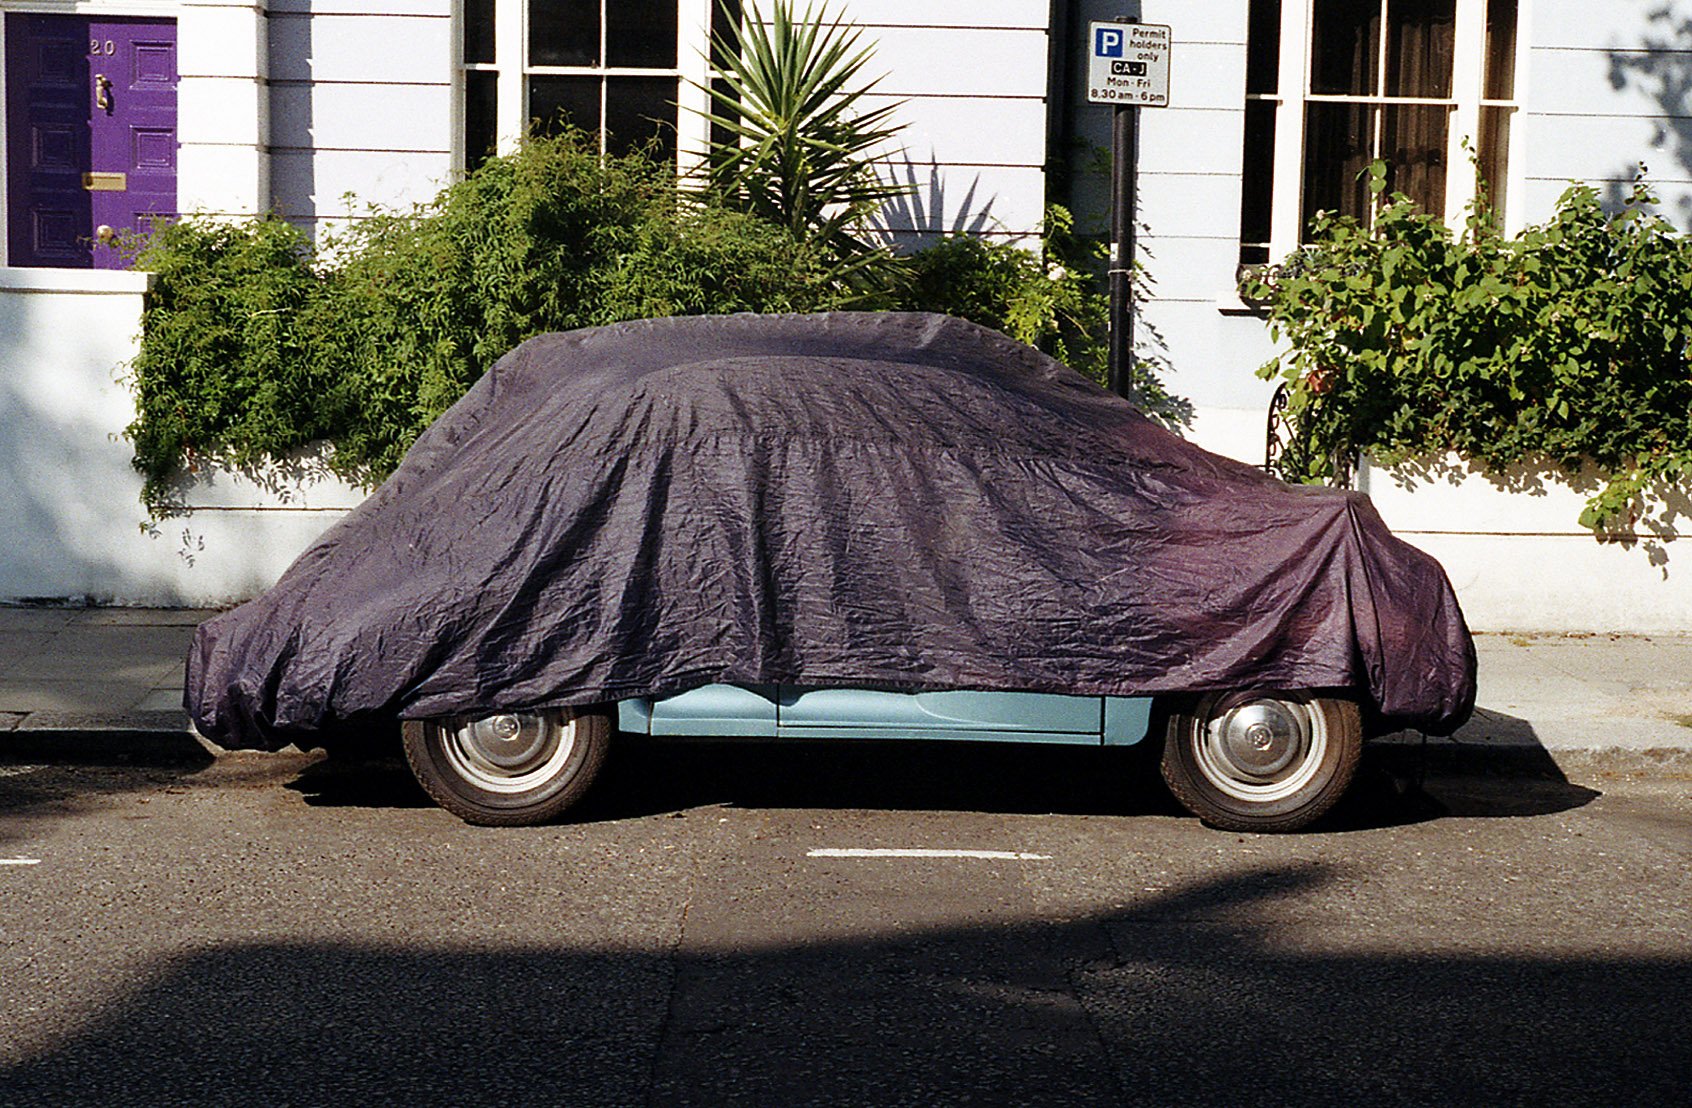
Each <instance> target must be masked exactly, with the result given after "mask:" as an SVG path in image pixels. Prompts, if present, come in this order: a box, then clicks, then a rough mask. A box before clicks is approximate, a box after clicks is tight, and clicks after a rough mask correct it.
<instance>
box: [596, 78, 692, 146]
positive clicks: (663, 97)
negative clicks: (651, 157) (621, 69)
mask: <svg viewBox="0 0 1692 1108" xmlns="http://www.w3.org/2000/svg"><path fill="white" fill-rule="evenodd" d="M675 100H676V79H675V78H674V77H611V78H608V79H607V80H606V82H605V130H606V131H607V132H608V133H607V134H606V136H605V147H606V149H607V150H610V151H612V152H613V153H617V154H627V153H630V152H631V151H634V150H639V149H644V148H645V147H646V145H647V144H648V143H650V142H653V141H654V140H656V142H657V151H656V157H658V158H659V159H660V160H668V161H673V160H674V159H675V156H676V106H675Z"/></svg>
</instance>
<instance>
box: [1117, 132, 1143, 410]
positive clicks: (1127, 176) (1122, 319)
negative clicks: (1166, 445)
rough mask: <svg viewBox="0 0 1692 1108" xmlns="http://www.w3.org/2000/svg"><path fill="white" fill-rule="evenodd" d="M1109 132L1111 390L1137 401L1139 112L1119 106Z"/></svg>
mask: <svg viewBox="0 0 1692 1108" xmlns="http://www.w3.org/2000/svg"><path fill="white" fill-rule="evenodd" d="M1115 108H1116V110H1115V114H1114V116H1113V118H1112V120H1111V129H1110V164H1111V181H1110V238H1111V243H1112V249H1111V259H1110V391H1111V392H1114V393H1115V394H1116V395H1118V396H1121V397H1126V398H1127V399H1128V400H1129V401H1131V402H1133V401H1137V399H1138V398H1137V396H1136V391H1137V390H1136V388H1135V384H1136V380H1137V378H1138V374H1137V373H1136V366H1135V362H1134V286H1133V275H1134V186H1135V181H1134V167H1135V161H1136V158H1135V146H1136V145H1137V139H1138V130H1139V123H1140V109H1139V108H1136V107H1131V106H1129V105H1127V104H1117V105H1116V106H1115Z"/></svg>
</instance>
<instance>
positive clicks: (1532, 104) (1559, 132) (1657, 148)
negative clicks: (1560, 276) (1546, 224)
mask: <svg viewBox="0 0 1692 1108" xmlns="http://www.w3.org/2000/svg"><path fill="white" fill-rule="evenodd" d="M1527 17H1528V18H1527V20H1526V21H1525V24H1524V26H1525V28H1526V30H1527V36H1528V37H1527V45H1528V57H1527V59H1526V62H1525V66H1526V73H1525V74H1523V75H1522V76H1523V77H1524V79H1525V84H1524V86H1523V90H1522V91H1523V107H1522V113H1521V114H1522V119H1521V126H1522V132H1523V133H1522V139H1523V141H1521V142H1519V143H1517V145H1516V148H1515V154H1516V156H1517V157H1518V158H1519V159H1520V162H1521V166H1520V169H1521V173H1522V179H1521V182H1520V190H1521V199H1522V201H1523V205H1522V208H1521V209H1520V210H1521V211H1522V212H1523V213H1524V214H1526V215H1527V218H1528V219H1530V220H1536V219H1541V218H1543V217H1544V215H1545V214H1546V213H1548V212H1549V211H1550V210H1551V208H1552V206H1553V205H1554V204H1555V203H1556V200H1557V197H1558V196H1559V195H1560V194H1561V193H1562V191H1563V190H1564V189H1565V188H1566V187H1568V184H1569V182H1570V181H1580V182H1583V183H1586V184H1590V185H1592V186H1593V187H1594V188H1596V189H1597V190H1598V191H1599V194H1600V195H1602V196H1606V197H1609V198H1610V199H1611V200H1612V201H1617V200H1619V199H1620V198H1621V197H1622V196H1624V195H1626V193H1627V191H1628V190H1629V188H1630V187H1631V183H1632V181H1633V175H1634V171H1635V169H1636V167H1637V166H1638V165H1639V164H1640V163H1642V162H1643V163H1644V164H1645V165H1646V166H1647V167H1648V168H1649V173H1648V179H1649V180H1650V181H1651V183H1652V185H1653V186H1654V187H1655V188H1656V190H1657V192H1658V194H1659V195H1660V196H1661V197H1662V199H1663V201H1664V212H1665V214H1667V215H1669V216H1670V217H1671V218H1673V219H1675V221H1676V222H1677V223H1678V224H1679V225H1680V226H1681V227H1682V228H1692V95H1689V92H1688V88H1689V81H1692V3H1687V0H1604V2H1603V3H1599V4H1594V3H1591V2H1590V0H1531V3H1530V5H1529V7H1528V9H1527Z"/></svg>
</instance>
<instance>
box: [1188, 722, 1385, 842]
mask: <svg viewBox="0 0 1692 1108" xmlns="http://www.w3.org/2000/svg"><path fill="white" fill-rule="evenodd" d="M1362 751H1363V723H1362V716H1361V714H1360V713H1359V711H1358V709H1357V705H1356V704H1355V703H1353V702H1352V701H1350V700H1344V699H1341V698H1338V697H1323V696H1315V695H1312V694H1306V693H1297V692H1256V691H1252V692H1243V691H1242V692H1227V693H1208V694H1206V695H1204V696H1202V697H1200V698H1199V699H1198V700H1197V701H1196V702H1192V703H1189V704H1185V705H1177V706H1176V707H1174V708H1172V709H1171V710H1170V711H1169V727H1168V731H1167V733H1166V734H1165V737H1164V745H1163V779H1164V781H1165V782H1166V783H1167V784H1168V785H1169V791H1170V792H1171V793H1173V794H1174V796H1175V799H1176V800H1178V801H1180V803H1181V805H1182V807H1184V808H1186V809H1187V810H1188V811H1189V812H1192V813H1193V814H1194V815H1196V816H1198V817H1199V818H1200V819H1202V820H1204V821H1205V822H1206V823H1208V824H1211V825H1212V826H1214V827H1220V828H1223V829H1224V830H1228V831H1296V830H1298V829H1299V828H1302V827H1305V826H1307V825H1308V824H1310V823H1311V822H1312V821H1314V820H1316V819H1317V818H1319V817H1320V816H1321V815H1322V814H1323V813H1325V812H1326V811H1328V809H1330V808H1332V807H1333V806H1334V804H1335V802H1336V801H1338V800H1339V798H1340V796H1341V795H1342V794H1343V793H1344V792H1345V790H1346V789H1347V788H1348V787H1349V786H1350V784H1351V780H1352V778H1353V777H1354V776H1356V773H1357V763H1358V759H1359V758H1360V757H1361V756H1362Z"/></svg>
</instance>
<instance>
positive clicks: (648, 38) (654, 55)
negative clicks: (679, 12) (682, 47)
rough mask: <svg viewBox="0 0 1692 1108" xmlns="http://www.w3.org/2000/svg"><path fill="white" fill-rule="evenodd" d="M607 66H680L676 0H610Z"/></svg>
mask: <svg viewBox="0 0 1692 1108" xmlns="http://www.w3.org/2000/svg"><path fill="white" fill-rule="evenodd" d="M605 53H606V62H605V64H606V65H615V66H630V67H632V68H637V69H674V68H675V67H676V0H608V2H607V3H606V5H605Z"/></svg>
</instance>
